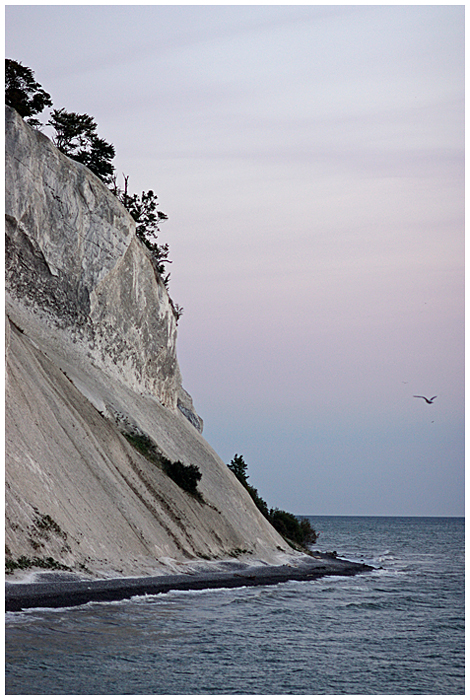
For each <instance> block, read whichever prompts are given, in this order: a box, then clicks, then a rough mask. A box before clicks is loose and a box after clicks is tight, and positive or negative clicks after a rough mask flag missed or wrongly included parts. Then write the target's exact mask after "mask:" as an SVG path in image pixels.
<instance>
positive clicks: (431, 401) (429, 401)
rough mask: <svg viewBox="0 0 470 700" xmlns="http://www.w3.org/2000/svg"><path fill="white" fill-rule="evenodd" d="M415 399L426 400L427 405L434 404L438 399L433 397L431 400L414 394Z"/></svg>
mask: <svg viewBox="0 0 470 700" xmlns="http://www.w3.org/2000/svg"><path fill="white" fill-rule="evenodd" d="M413 398H414V399H424V400H425V401H426V403H433V401H434V399H437V396H431V398H430V399H427V398H426V397H425V396H416V395H415V394H413Z"/></svg>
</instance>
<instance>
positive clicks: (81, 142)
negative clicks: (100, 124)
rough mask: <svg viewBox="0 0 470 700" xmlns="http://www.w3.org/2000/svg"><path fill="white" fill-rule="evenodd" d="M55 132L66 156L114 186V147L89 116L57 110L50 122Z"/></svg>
mask: <svg viewBox="0 0 470 700" xmlns="http://www.w3.org/2000/svg"><path fill="white" fill-rule="evenodd" d="M47 123H48V124H49V125H50V126H52V128H53V129H54V131H55V132H56V133H55V137H54V143H55V145H56V146H57V148H58V149H59V151H62V153H64V154H65V155H66V156H68V157H69V158H72V159H73V160H76V161H78V162H79V163H83V165H86V166H87V168H90V170H91V171H92V172H93V173H95V175H97V176H98V177H99V178H100V179H101V180H102V181H103V182H104V183H105V184H107V185H110V184H111V182H112V176H113V173H114V166H113V165H112V163H111V160H112V159H113V158H114V156H115V155H116V152H115V149H114V146H113V145H112V144H110V143H108V142H107V141H105V140H104V139H101V138H100V137H99V136H98V134H97V133H96V130H97V124H96V122H95V120H94V119H93V117H90V116H89V115H88V114H77V112H67V111H66V110H65V109H64V108H62V109H54V110H52V113H51V118H50V119H49V121H48V122H47Z"/></svg>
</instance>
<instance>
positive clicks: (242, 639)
mask: <svg viewBox="0 0 470 700" xmlns="http://www.w3.org/2000/svg"><path fill="white" fill-rule="evenodd" d="M309 519H310V521H311V523H312V525H313V527H314V528H315V529H316V530H317V532H320V533H321V534H320V537H319V540H318V542H317V544H316V545H315V548H317V549H321V550H323V551H325V550H326V551H331V550H336V551H337V553H338V556H341V557H344V558H347V559H351V560H353V561H364V562H365V563H368V564H371V565H372V566H374V567H376V569H375V570H374V571H373V572H370V573H365V574H361V575H359V576H355V577H352V578H341V577H326V578H323V579H319V580H315V581H308V582H287V583H281V584H278V585H276V586H260V587H250V588H240V589H230V590H229V589H221V590H207V591H198V592H170V593H166V594H160V595H156V596H145V597H137V598H133V599H131V600H129V601H121V602H117V603H88V604H86V605H83V606H80V607H76V608H62V609H55V610H54V609H34V610H30V611H28V612H21V613H7V615H6V694H10V695H18V694H19V695H61V694H66V695H126V694H133V695H212V694H214V695H225V694H228V695H238V694H244V695H342V694H347V695H355V694H362V695H378V694H389V695H400V694H406V695H420V694H426V695H463V694H464V519H463V518H398V517H397V518H389V517H326V516H321V517H314V516H309Z"/></svg>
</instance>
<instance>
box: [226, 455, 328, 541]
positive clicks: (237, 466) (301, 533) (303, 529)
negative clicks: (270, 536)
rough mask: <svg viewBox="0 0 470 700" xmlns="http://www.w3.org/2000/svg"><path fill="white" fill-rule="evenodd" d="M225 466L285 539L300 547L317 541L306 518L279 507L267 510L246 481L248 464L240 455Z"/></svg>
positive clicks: (256, 492)
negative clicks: (300, 518) (300, 517)
mask: <svg viewBox="0 0 470 700" xmlns="http://www.w3.org/2000/svg"><path fill="white" fill-rule="evenodd" d="M227 466H228V468H229V469H230V471H231V472H232V473H233V474H235V476H236V477H237V479H238V481H239V482H240V483H241V484H243V486H244V487H245V488H246V490H247V491H248V493H249V494H250V496H251V498H252V499H253V501H254V503H255V505H256V506H257V508H258V510H260V511H261V513H262V514H263V515H264V517H265V518H266V520H268V521H269V522H270V523H271V525H272V526H273V527H274V529H275V530H277V532H279V534H280V535H281V536H282V537H284V539H285V540H287V541H289V542H291V543H295V544H298V545H300V546H301V547H306V546H307V545H309V544H314V543H315V542H316V541H317V537H318V535H317V533H316V532H315V530H314V529H313V528H312V526H311V525H310V523H309V521H308V520H307V519H306V518H303V519H302V520H299V519H298V518H297V517H296V516H295V515H292V513H287V512H286V511H285V510H280V509H279V508H271V510H269V508H268V505H267V503H266V501H264V500H263V499H262V498H261V496H260V495H259V494H258V491H257V489H255V488H254V486H251V484H249V483H248V465H247V463H246V462H245V460H244V459H243V457H242V456H241V455H238V454H236V455H235V457H234V458H233V459H232V461H231V462H230V464H227Z"/></svg>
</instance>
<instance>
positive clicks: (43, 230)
mask: <svg viewBox="0 0 470 700" xmlns="http://www.w3.org/2000/svg"><path fill="white" fill-rule="evenodd" d="M5 209H6V234H7V239H6V240H7V242H6V314H7V318H6V362H7V368H6V419H5V420H6V426H5V432H6V547H7V552H8V556H10V557H11V558H12V559H15V560H17V559H18V558H20V557H22V556H23V557H28V558H29V559H32V558H34V557H39V558H42V559H45V558H47V557H52V558H53V559H54V560H55V561H57V562H60V563H61V564H64V565H66V566H68V567H70V568H71V569H72V570H76V571H82V572H84V571H86V572H89V573H91V574H92V575H94V576H102V577H107V576H116V575H124V576H130V575H147V574H155V573H158V572H160V571H165V570H168V568H170V569H173V570H185V567H186V568H187V567H188V566H191V565H193V564H197V563H198V562H202V561H205V562H208V561H209V560H210V561H212V562H217V561H222V560H226V559H227V558H229V557H234V556H239V557H240V556H241V557H245V559H246V558H247V557H252V558H253V559H257V560H262V561H266V562H268V563H275V562H280V561H282V560H283V558H285V557H290V556H291V555H292V554H293V552H292V550H291V549H290V548H289V547H288V545H287V544H286V543H285V541H284V540H283V539H282V538H281V537H280V535H278V533H277V532H276V531H275V530H274V529H273V528H272V527H271V525H270V524H269V523H268V522H267V521H266V520H265V519H264V518H263V516H262V515H261V513H260V512H259V511H258V509H257V508H256V506H255V505H254V503H253V502H252V500H251V498H250V496H249V495H248V493H247V492H246V490H245V489H244V488H243V487H242V486H241V485H240V484H239V482H238V481H237V479H236V478H235V477H234V475H233V474H232V473H231V472H230V470H229V469H228V468H227V466H226V465H225V464H224V463H223V461H222V460H221V459H220V458H219V457H218V455H217V454H216V453H215V452H214V450H213V449H212V448H211V447H210V445H209V444H208V443H207V442H206V440H205V439H204V438H203V437H202V434H201V432H202V421H201V419H200V418H199V416H198V415H197V413H196V411H195V409H194V406H193V402H192V399H191V397H190V396H189V394H188V393H187V392H186V391H185V390H184V389H183V387H182V383H181V382H182V380H181V374H180V370H179V367H178V361H177V356H176V321H175V314H174V311H173V308H172V304H171V301H170V299H169V296H168V294H167V291H166V289H165V287H164V285H163V284H162V282H161V280H160V278H159V276H158V274H157V273H156V271H155V268H154V264H153V262H152V259H151V257H150V255H149V253H148V251H147V249H146V248H145V246H144V245H143V244H142V243H141V242H140V241H139V240H138V239H137V237H136V235H135V224H134V222H133V220H132V218H131V217H130V215H129V214H128V212H127V211H126V210H125V209H124V208H123V207H122V205H121V204H120V202H119V201H118V200H117V199H116V198H115V197H114V196H113V195H112V193H111V192H110V191H109V190H108V189H107V188H106V186H105V185H104V184H103V183H102V182H101V181H100V180H99V179H98V178H97V177H95V175H93V173H91V172H90V171H89V170H88V169H87V168H86V167H84V166H82V165H80V164H79V163H77V162H75V161H72V160H70V159H69V158H67V157H66V156H64V155H63V154H62V153H60V152H59V151H58V150H57V149H56V148H55V146H54V145H53V144H52V142H51V141H50V140H49V139H48V138H47V137H46V136H45V135H43V134H41V133H40V132H38V131H35V130H34V129H32V128H30V127H29V126H28V125H27V124H25V122H24V121H23V120H22V118H21V117H20V116H19V115H18V114H17V113H16V112H15V111H14V110H12V109H10V108H6V205H5ZM124 432H127V433H129V432H130V433H137V434H143V435H145V436H148V437H149V438H150V439H151V440H152V441H153V442H154V444H155V445H156V446H157V447H158V450H159V451H160V453H161V454H162V455H164V456H165V457H167V458H168V459H170V460H171V461H178V460H179V461H181V462H183V463H184V464H186V465H189V464H194V465H196V466H197V467H198V468H199V470H200V472H201V473H202V478H201V481H200V482H199V485H198V488H199V491H200V493H201V495H202V499H201V500H198V499H196V498H194V497H193V496H192V495H190V494H188V493H187V492H186V491H184V490H183V489H181V488H180V487H179V486H178V485H177V484H176V483H175V482H174V481H172V480H171V479H170V478H169V477H168V476H167V475H166V474H165V472H164V471H163V470H162V469H161V468H159V467H158V466H156V465H154V464H152V463H151V462H149V461H148V460H147V459H146V458H145V457H144V456H143V455H142V454H141V453H140V452H138V451H137V450H136V449H135V448H134V447H132V445H131V444H130V443H129V442H128V440H127V439H126V438H125V437H124V435H123V433H124Z"/></svg>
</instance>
